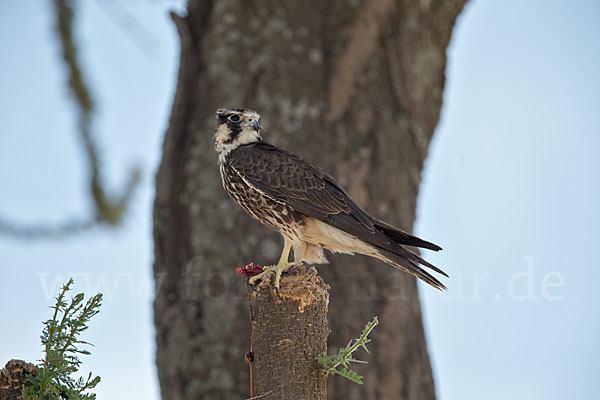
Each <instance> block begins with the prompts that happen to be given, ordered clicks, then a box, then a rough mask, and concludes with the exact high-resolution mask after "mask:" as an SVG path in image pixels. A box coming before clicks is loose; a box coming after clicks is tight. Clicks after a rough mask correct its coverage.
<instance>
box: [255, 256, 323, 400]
mask: <svg viewBox="0 0 600 400" xmlns="http://www.w3.org/2000/svg"><path fill="white" fill-rule="evenodd" d="M328 303H329V294H328V293H327V285H325V283H324V282H323V280H322V279H321V278H320V277H319V276H317V271H316V270H315V269H314V268H311V269H310V270H308V271H307V270H306V268H304V267H300V269H294V270H292V271H290V275H289V276H285V275H284V276H283V277H282V280H281V288H280V290H279V293H276V292H275V287H274V285H273V282H263V283H261V284H260V285H258V286H257V287H256V288H255V289H254V290H253V291H252V310H253V311H252V314H253V321H252V335H253V338H254V349H253V353H252V359H253V361H252V373H253V378H254V379H253V389H254V390H253V391H252V396H253V397H260V398H261V399H263V398H264V399H281V400H297V399H304V400H324V399H326V397H327V386H326V379H327V376H326V374H325V373H324V371H323V367H322V366H321V365H320V364H319V363H318V361H317V355H319V354H321V353H323V352H324V351H326V350H327V335H328V334H329V328H328V327H327V305H328Z"/></svg>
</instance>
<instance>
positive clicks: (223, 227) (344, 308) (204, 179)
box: [154, 0, 466, 400]
mask: <svg viewBox="0 0 600 400" xmlns="http://www.w3.org/2000/svg"><path fill="white" fill-rule="evenodd" d="M465 1H466V0H447V1H425V0H421V1H416V0H412V1H408V0H404V1H391V0H363V1H347V0H328V1H319V0H304V1H280V0H264V1H260V2H256V1H246V0H228V1H225V0H223V1H218V2H217V1H215V2H211V1H193V0H190V1H189V4H188V15H187V16H185V17H176V16H175V17H174V20H175V22H176V25H177V28H178V31H179V34H180V37H181V65H180V71H179V83H178V86H177V93H176V95H175V101H174V104H173V110H172V115H171V120H170V126H169V129H168V130H167V132H166V136H165V141H164V150H163V151H164V153H163V159H162V163H161V166H160V169H159V172H158V175H157V187H156V203H155V210H154V236H155V255H156V259H155V265H154V271H155V274H156V278H157V291H156V300H155V304H154V307H155V324H156V342H157V356H156V360H157V366H158V372H159V380H160V386H161V391H162V397H163V399H165V400H177V399H198V398H211V399H217V398H219V399H240V398H245V397H248V386H249V384H248V367H247V365H246V364H245V362H244V354H245V353H246V352H247V351H248V347H249V332H250V323H249V321H248V315H247V312H248V311H247V307H246V294H245V287H244V284H243V281H242V280H241V279H238V278H237V277H236V275H235V272H234V267H235V266H240V265H244V264H247V263H248V262H250V261H254V262H257V263H260V264H270V263H273V262H274V261H276V259H277V256H278V253H279V251H280V250H281V246H282V240H281V239H280V237H279V236H278V235H277V234H276V233H273V232H269V231H268V230H267V229H266V228H264V227H261V226H259V225H258V224H257V223H256V222H255V221H253V220H252V219H251V218H249V217H248V216H247V215H245V214H244V213H243V211H242V210H241V209H240V208H239V207H238V206H237V205H236V204H235V203H234V202H233V201H232V200H230V199H229V198H227V195H226V193H225V191H224V190H223V189H222V187H221V180H220V177H219V172H218V168H217V155H216V153H215V151H214V147H213V143H212V130H213V126H214V113H215V110H216V109H217V108H219V107H248V108H252V109H255V110H257V111H259V112H260V113H261V115H262V120H261V121H262V124H263V126H264V127H265V130H264V133H263V138H264V139H265V140H266V141H269V142H271V143H273V144H276V145H278V146H281V147H284V148H286V149H289V150H291V151H293V152H295V153H298V154H300V155H302V156H304V157H305V158H307V159H310V160H313V161H315V162H316V163H317V164H319V165H321V166H322V167H323V168H324V169H325V170H327V171H329V172H330V173H332V175H334V176H335V177H337V178H338V179H339V181H340V183H341V184H342V185H344V186H345V187H346V188H347V189H348V190H349V192H350V195H351V196H352V197H353V198H354V199H355V200H356V201H357V203H359V204H360V205H361V206H362V207H364V208H365V209H366V210H367V211H368V212H369V213H370V214H372V215H374V216H376V217H378V218H380V219H383V220H385V221H387V222H389V223H392V224H394V225H396V226H398V227H399V228H402V229H405V230H410V229H411V227H412V225H413V222H414V219H415V206H416V198H417V192H418V188H419V181H420V172H421V169H422V166H423V161H424V159H425V157H426V155H427V148H428V144H429V141H430V139H431V136H432V134H433V130H434V128H435V126H436V124H437V121H438V119H439V113H440V107H441V104H442V91H443V87H444V69H445V63H446V56H445V52H446V46H447V44H448V41H449V39H450V35H451V32H452V27H453V25H454V21H455V19H456V16H457V15H458V13H459V12H460V10H461V9H462V6H463V3H464V2H465ZM428 239H432V240H435V238H428ZM330 260H331V265H324V266H320V267H319V272H320V274H321V275H322V276H323V278H324V280H325V281H326V282H327V283H328V284H330V285H331V290H330V305H329V327H330V329H331V335H330V337H329V343H330V352H333V351H336V348H335V347H334V346H336V345H344V344H346V343H347V341H348V340H349V339H350V338H351V337H354V336H356V335H357V334H358V333H360V332H361V329H362V328H363V326H364V324H365V322H367V321H369V320H370V319H371V318H372V317H373V316H375V315H377V316H379V318H380V321H381V325H380V326H379V327H378V328H377V329H376V330H375V331H374V333H373V335H372V337H373V343H372V345H371V349H372V350H371V355H370V356H369V364H366V365H364V366H361V368H359V370H358V372H359V373H361V374H362V375H365V384H364V385H362V386H358V385H354V384H351V383H349V382H348V381H346V380H344V379H343V378H339V377H331V378H330V379H329V380H328V381H329V386H328V393H329V398H331V399H334V398H335V399H411V400H420V399H433V398H434V397H435V391H434V385H433V379H432V374H431V367H430V363H429V358H428V354H427V347H426V343H425V337H424V333H423V326H422V322H421V312H420V304H419V297H418V291H417V286H416V283H415V280H414V279H413V278H412V277H410V276H408V275H407V274H404V273H402V272H400V271H398V270H395V269H393V268H391V267H389V266H386V265H385V264H383V263H381V262H378V261H374V260H372V259H366V258H364V257H360V256H355V257H349V256H330ZM440 295H441V294H440Z"/></svg>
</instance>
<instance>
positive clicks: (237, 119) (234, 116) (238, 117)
mask: <svg viewBox="0 0 600 400" xmlns="http://www.w3.org/2000/svg"><path fill="white" fill-rule="evenodd" d="M229 120H230V121H231V122H240V121H241V120H242V117H240V116H239V115H237V114H233V115H232V116H231V117H229Z"/></svg>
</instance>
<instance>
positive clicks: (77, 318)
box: [23, 279, 102, 400]
mask: <svg viewBox="0 0 600 400" xmlns="http://www.w3.org/2000/svg"><path fill="white" fill-rule="evenodd" d="M71 285H73V279H70V280H69V282H67V284H66V285H64V286H63V287H62V289H61V292H60V294H59V295H58V297H57V298H56V305H54V306H52V307H50V308H52V309H53V310H54V313H53V315H52V318H51V319H49V320H47V321H46V322H44V330H43V332H42V336H41V339H42V345H43V346H44V355H45V357H44V359H43V360H39V361H40V364H39V365H38V368H37V374H36V375H30V376H29V377H28V379H29V382H31V383H32V386H29V387H26V388H25V389H24V390H23V399H24V400H58V399H68V400H94V399H96V395H95V394H93V393H84V392H85V391H87V390H89V389H93V388H94V387H96V385H97V384H98V383H99V382H100V377H99V376H96V377H92V373H91V372H90V373H89V375H88V377H87V379H84V378H83V377H80V378H79V379H74V378H73V377H71V374H73V373H76V372H77V371H78V370H79V367H80V366H81V360H80V359H79V357H78V355H89V354H90V352H89V351H88V350H83V349H80V348H79V347H78V346H80V345H90V346H92V344H91V343H88V342H85V341H83V340H81V339H79V336H80V335H81V333H83V331H85V330H86V329H87V328H88V326H87V324H88V322H89V321H90V319H91V318H92V317H93V316H94V315H96V314H98V312H99V311H100V305H101V304H102V294H97V295H95V296H93V297H92V298H90V299H88V301H87V302H85V303H84V295H83V293H79V294H76V295H75V296H73V298H71V301H70V303H68V302H67V301H66V299H65V296H66V294H67V292H68V291H69V290H71Z"/></svg>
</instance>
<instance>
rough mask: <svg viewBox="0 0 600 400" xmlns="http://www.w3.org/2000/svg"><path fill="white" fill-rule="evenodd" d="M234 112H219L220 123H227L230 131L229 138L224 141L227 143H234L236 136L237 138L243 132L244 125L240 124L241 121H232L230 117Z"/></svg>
mask: <svg viewBox="0 0 600 400" xmlns="http://www.w3.org/2000/svg"><path fill="white" fill-rule="evenodd" d="M233 114H234V113H227V114H218V117H219V123H221V124H227V128H229V132H230V135H229V138H228V139H227V140H225V141H224V142H225V143H232V142H233V141H234V140H235V138H237V137H238V136H239V134H240V133H241V132H242V127H241V126H240V124H239V123H235V122H231V121H230V120H229V119H228V118H229V117H230V116H231V115H233Z"/></svg>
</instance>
